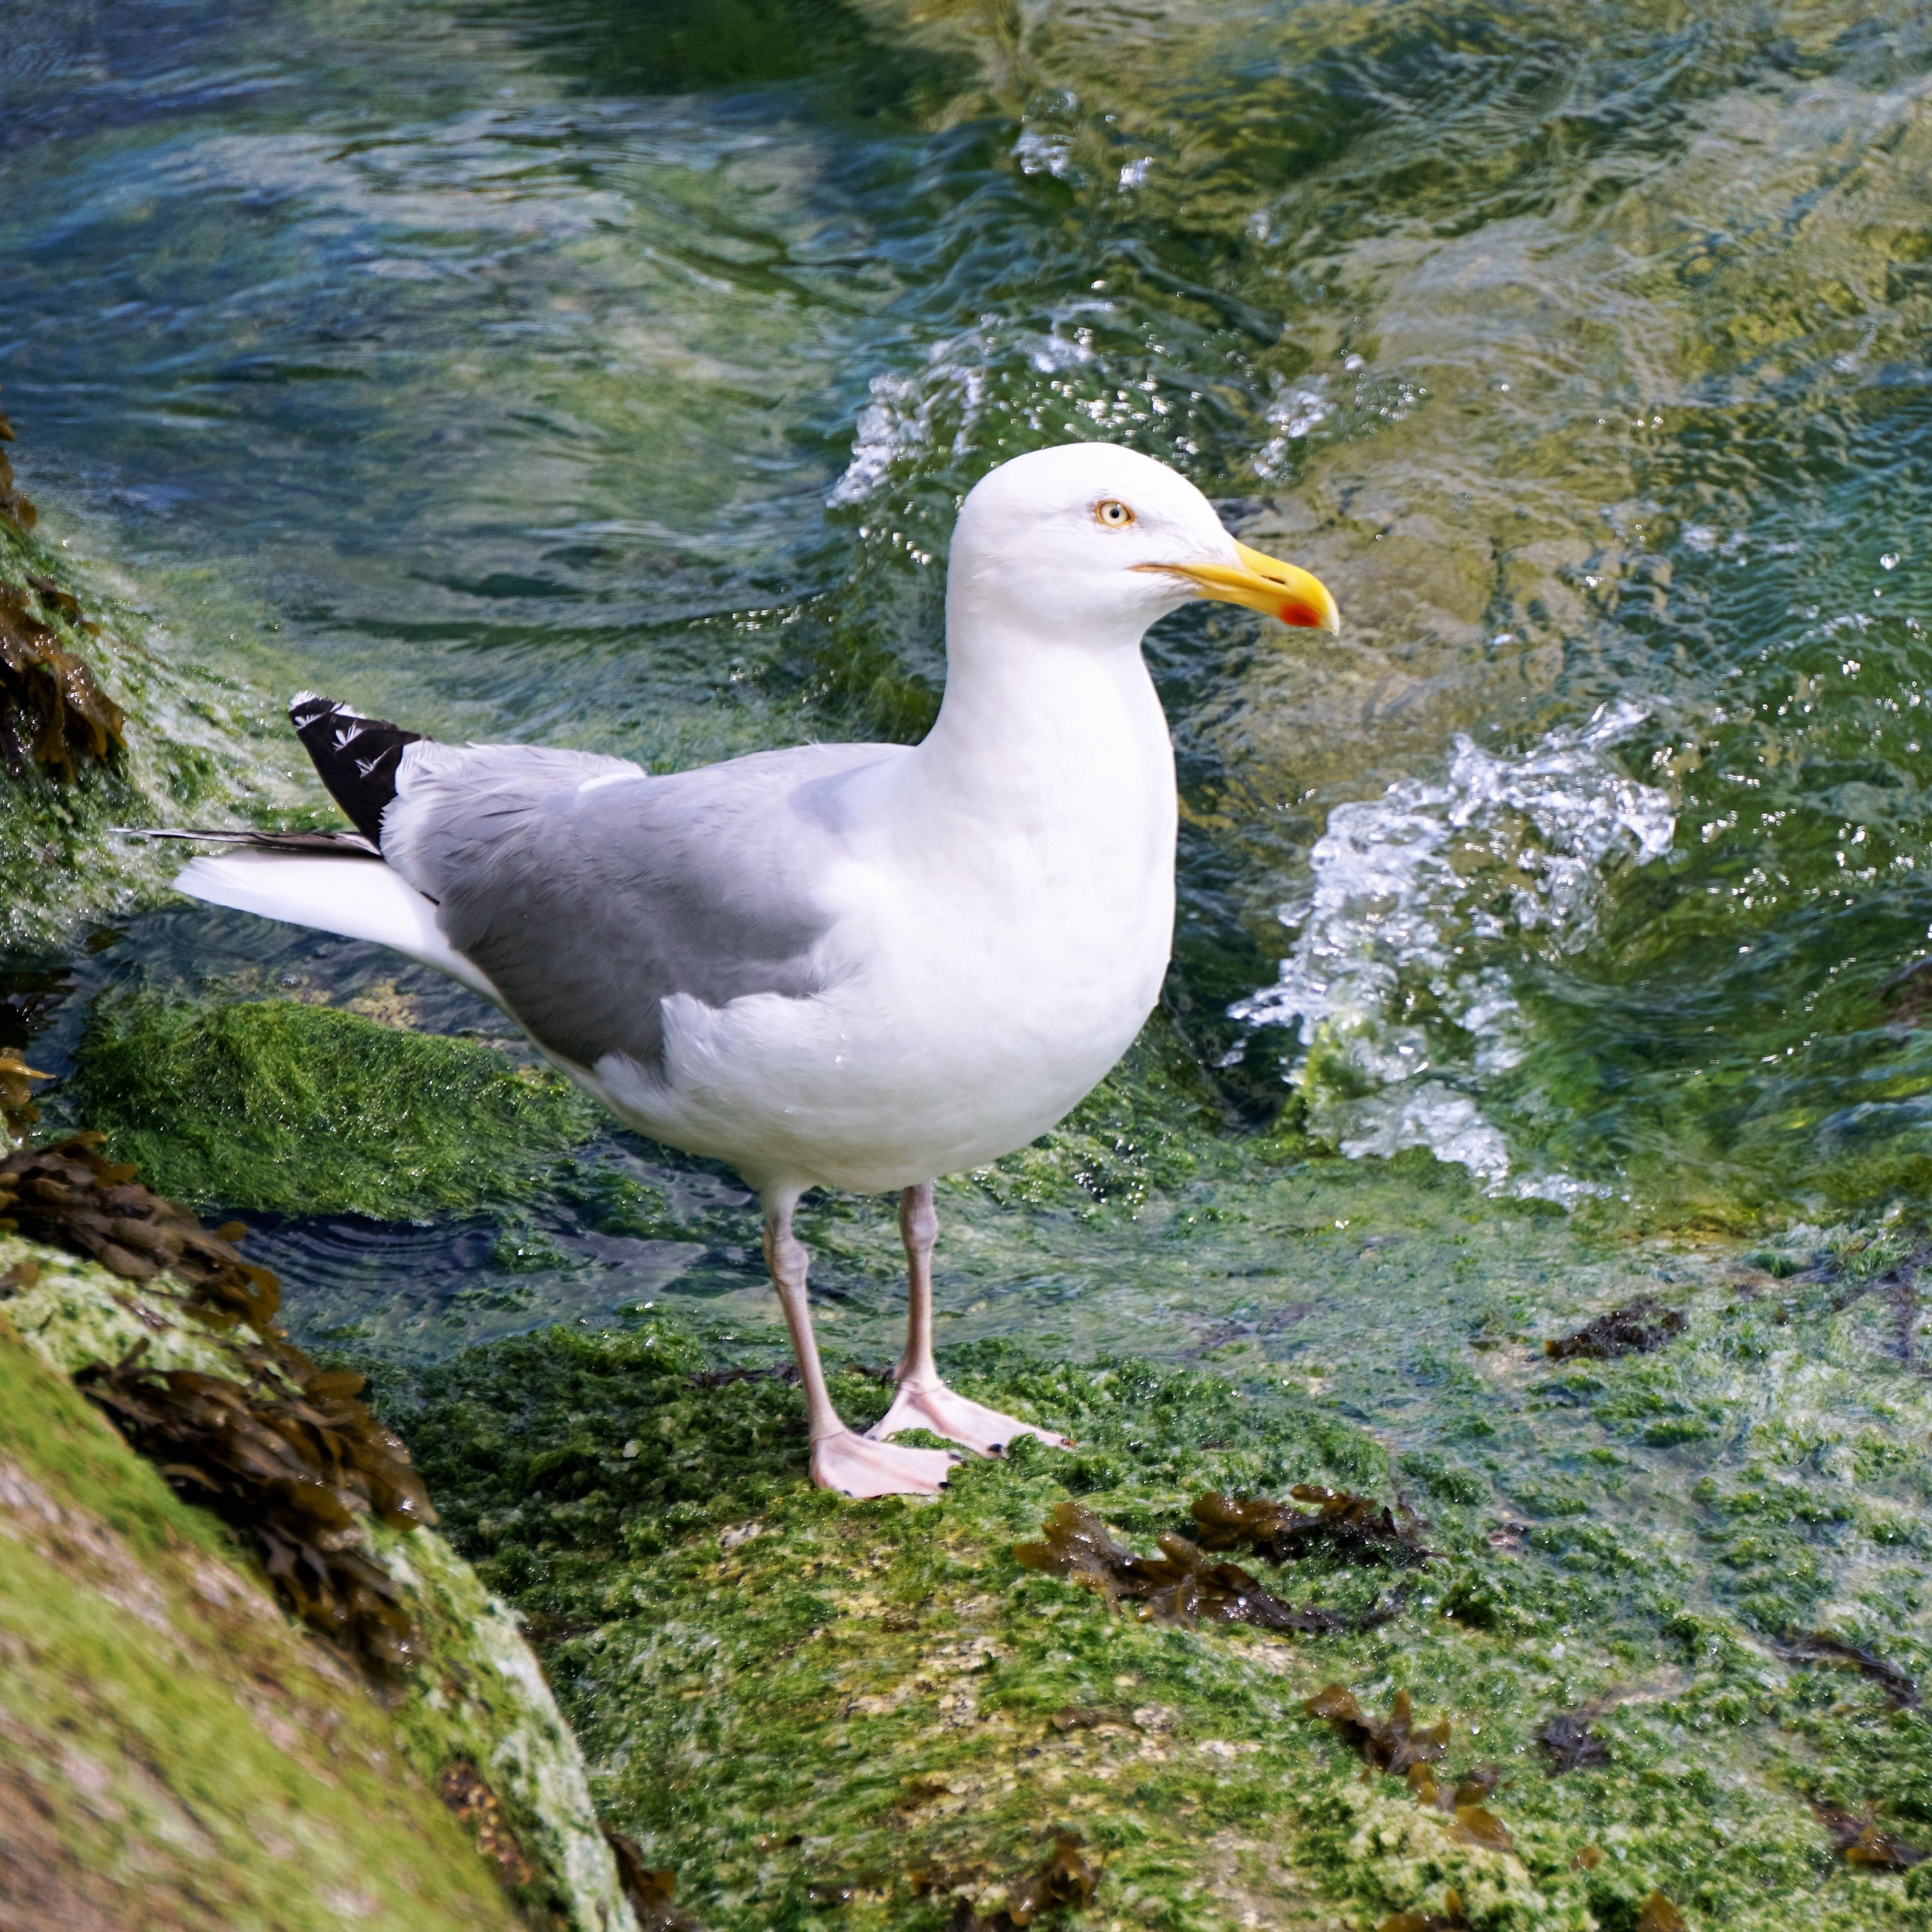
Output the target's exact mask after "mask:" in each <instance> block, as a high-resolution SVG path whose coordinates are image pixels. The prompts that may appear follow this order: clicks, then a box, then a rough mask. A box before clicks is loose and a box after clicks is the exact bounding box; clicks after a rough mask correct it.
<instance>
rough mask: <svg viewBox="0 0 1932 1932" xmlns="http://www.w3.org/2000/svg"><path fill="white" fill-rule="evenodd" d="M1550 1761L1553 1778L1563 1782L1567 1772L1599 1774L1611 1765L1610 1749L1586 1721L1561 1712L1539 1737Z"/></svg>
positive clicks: (1573, 1714) (1537, 1737)
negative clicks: (1595, 1772)
mask: <svg viewBox="0 0 1932 1932" xmlns="http://www.w3.org/2000/svg"><path fill="white" fill-rule="evenodd" d="M1536 1742H1538V1744H1539V1745H1541V1746H1542V1747H1543V1749H1544V1753H1545V1754H1546V1755H1547V1757H1548V1758H1549V1760H1550V1775H1551V1776H1552V1777H1553V1778H1561V1777H1562V1776H1563V1775H1564V1774H1565V1772H1572V1771H1595V1770H1597V1769H1599V1767H1601V1766H1604V1765H1607V1764H1608V1763H1610V1746H1609V1745H1607V1744H1606V1743H1605V1742H1604V1740H1603V1739H1601V1738H1600V1737H1599V1736H1598V1735H1597V1734H1596V1733H1595V1731H1593V1730H1591V1728H1590V1727H1589V1722H1588V1721H1587V1720H1586V1718H1584V1717H1583V1716H1580V1715H1577V1713H1576V1712H1570V1711H1563V1712H1559V1713H1558V1714H1557V1715H1556V1716H1555V1717H1553V1718H1551V1719H1550V1721H1549V1723H1548V1724H1545V1725H1544V1727H1543V1728H1542V1730H1540V1731H1538V1733H1537V1734H1536Z"/></svg>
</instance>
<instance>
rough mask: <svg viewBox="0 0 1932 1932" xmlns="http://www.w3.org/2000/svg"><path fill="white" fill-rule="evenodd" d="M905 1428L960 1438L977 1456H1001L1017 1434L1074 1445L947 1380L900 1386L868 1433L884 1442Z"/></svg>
mask: <svg viewBox="0 0 1932 1932" xmlns="http://www.w3.org/2000/svg"><path fill="white" fill-rule="evenodd" d="M902 1429H929V1430H932V1433H933V1434H934V1435H935V1436H944V1437H945V1438H946V1439H947V1441H948V1442H957V1443H959V1444H960V1445H962V1447H964V1448H968V1449H970V1450H971V1451H973V1453H974V1454H975V1455H977V1456H997V1455H998V1454H1000V1452H1001V1451H1002V1450H1003V1449H1004V1448H1006V1446H1007V1444H1008V1443H1009V1442H1011V1441H1012V1440H1013V1438H1014V1437H1015V1436H1038V1437H1039V1438H1040V1440H1041V1441H1042V1442H1046V1443H1049V1444H1050V1445H1052V1447H1053V1448H1055V1449H1070V1448H1073V1444H1072V1443H1071V1442H1069V1441H1068V1440H1067V1438H1066V1437H1065V1436H1056V1435H1055V1433H1054V1432H1053V1431H1052V1430H1050V1429H1040V1428H1037V1427H1035V1426H1034V1424H1032V1423H1031V1422H1022V1421H1020V1420H1019V1418H1018V1417H1016V1416H1011V1415H1002V1414H1001V1412H1000V1411H999V1410H998V1409H989V1408H988V1407H987V1406H986V1404H985V1403H980V1402H973V1401H971V1400H968V1398H967V1397H965V1396H963V1395H956V1394H953V1391H952V1390H950V1388H947V1386H946V1385H945V1384H944V1382H935V1383H934V1384H933V1385H932V1386H931V1387H930V1388H919V1389H910V1388H905V1387H904V1386H903V1385H902V1386H901V1388H900V1389H899V1391H898V1394H896V1395H895V1396H894V1397H893V1398H892V1407H891V1408H890V1409H888V1410H886V1413H885V1415H883V1417H882V1418H880V1420H879V1421H877V1422H876V1423H874V1424H873V1425H872V1427H871V1428H870V1429H868V1430H866V1432H865V1433H866V1434H867V1435H868V1436H871V1438H872V1439H873V1440H874V1442H884V1441H885V1440H886V1439H887V1438H888V1437H889V1436H896V1435H897V1434H898V1433H899V1431H900V1430H902Z"/></svg>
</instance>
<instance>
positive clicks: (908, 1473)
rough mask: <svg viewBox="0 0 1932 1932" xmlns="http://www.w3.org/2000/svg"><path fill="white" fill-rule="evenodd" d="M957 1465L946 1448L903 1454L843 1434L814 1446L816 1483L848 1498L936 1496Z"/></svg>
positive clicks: (897, 1449) (894, 1445)
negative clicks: (954, 1465)
mask: <svg viewBox="0 0 1932 1932" xmlns="http://www.w3.org/2000/svg"><path fill="white" fill-rule="evenodd" d="M907 1427H910V1424H907ZM958 1460H959V1457H956V1456H955V1455H953V1454H951V1453H950V1451H947V1450H944V1449H903V1448H900V1447H899V1445H898V1444H897V1443H895V1442H880V1441H875V1440H873V1439H868V1438H867V1437H865V1436H858V1435H855V1434H854V1433H853V1432H852V1431H851V1430H849V1429H843V1430H840V1431H839V1432H838V1434H837V1435H835V1436H820V1438H819V1439H818V1440H817V1442H814V1444H813V1445H811V1480H812V1481H814V1483H816V1484H817V1485H818V1487H820V1489H821V1490H838V1491H839V1492H840V1493H841V1494H843V1495H845V1496H937V1495H938V1493H939V1491H940V1489H941V1486H942V1485H943V1484H944V1482H945V1481H946V1478H947V1475H948V1473H949V1472H950V1470H951V1469H952V1467H953V1464H954V1463H956V1462H957V1461H958Z"/></svg>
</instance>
